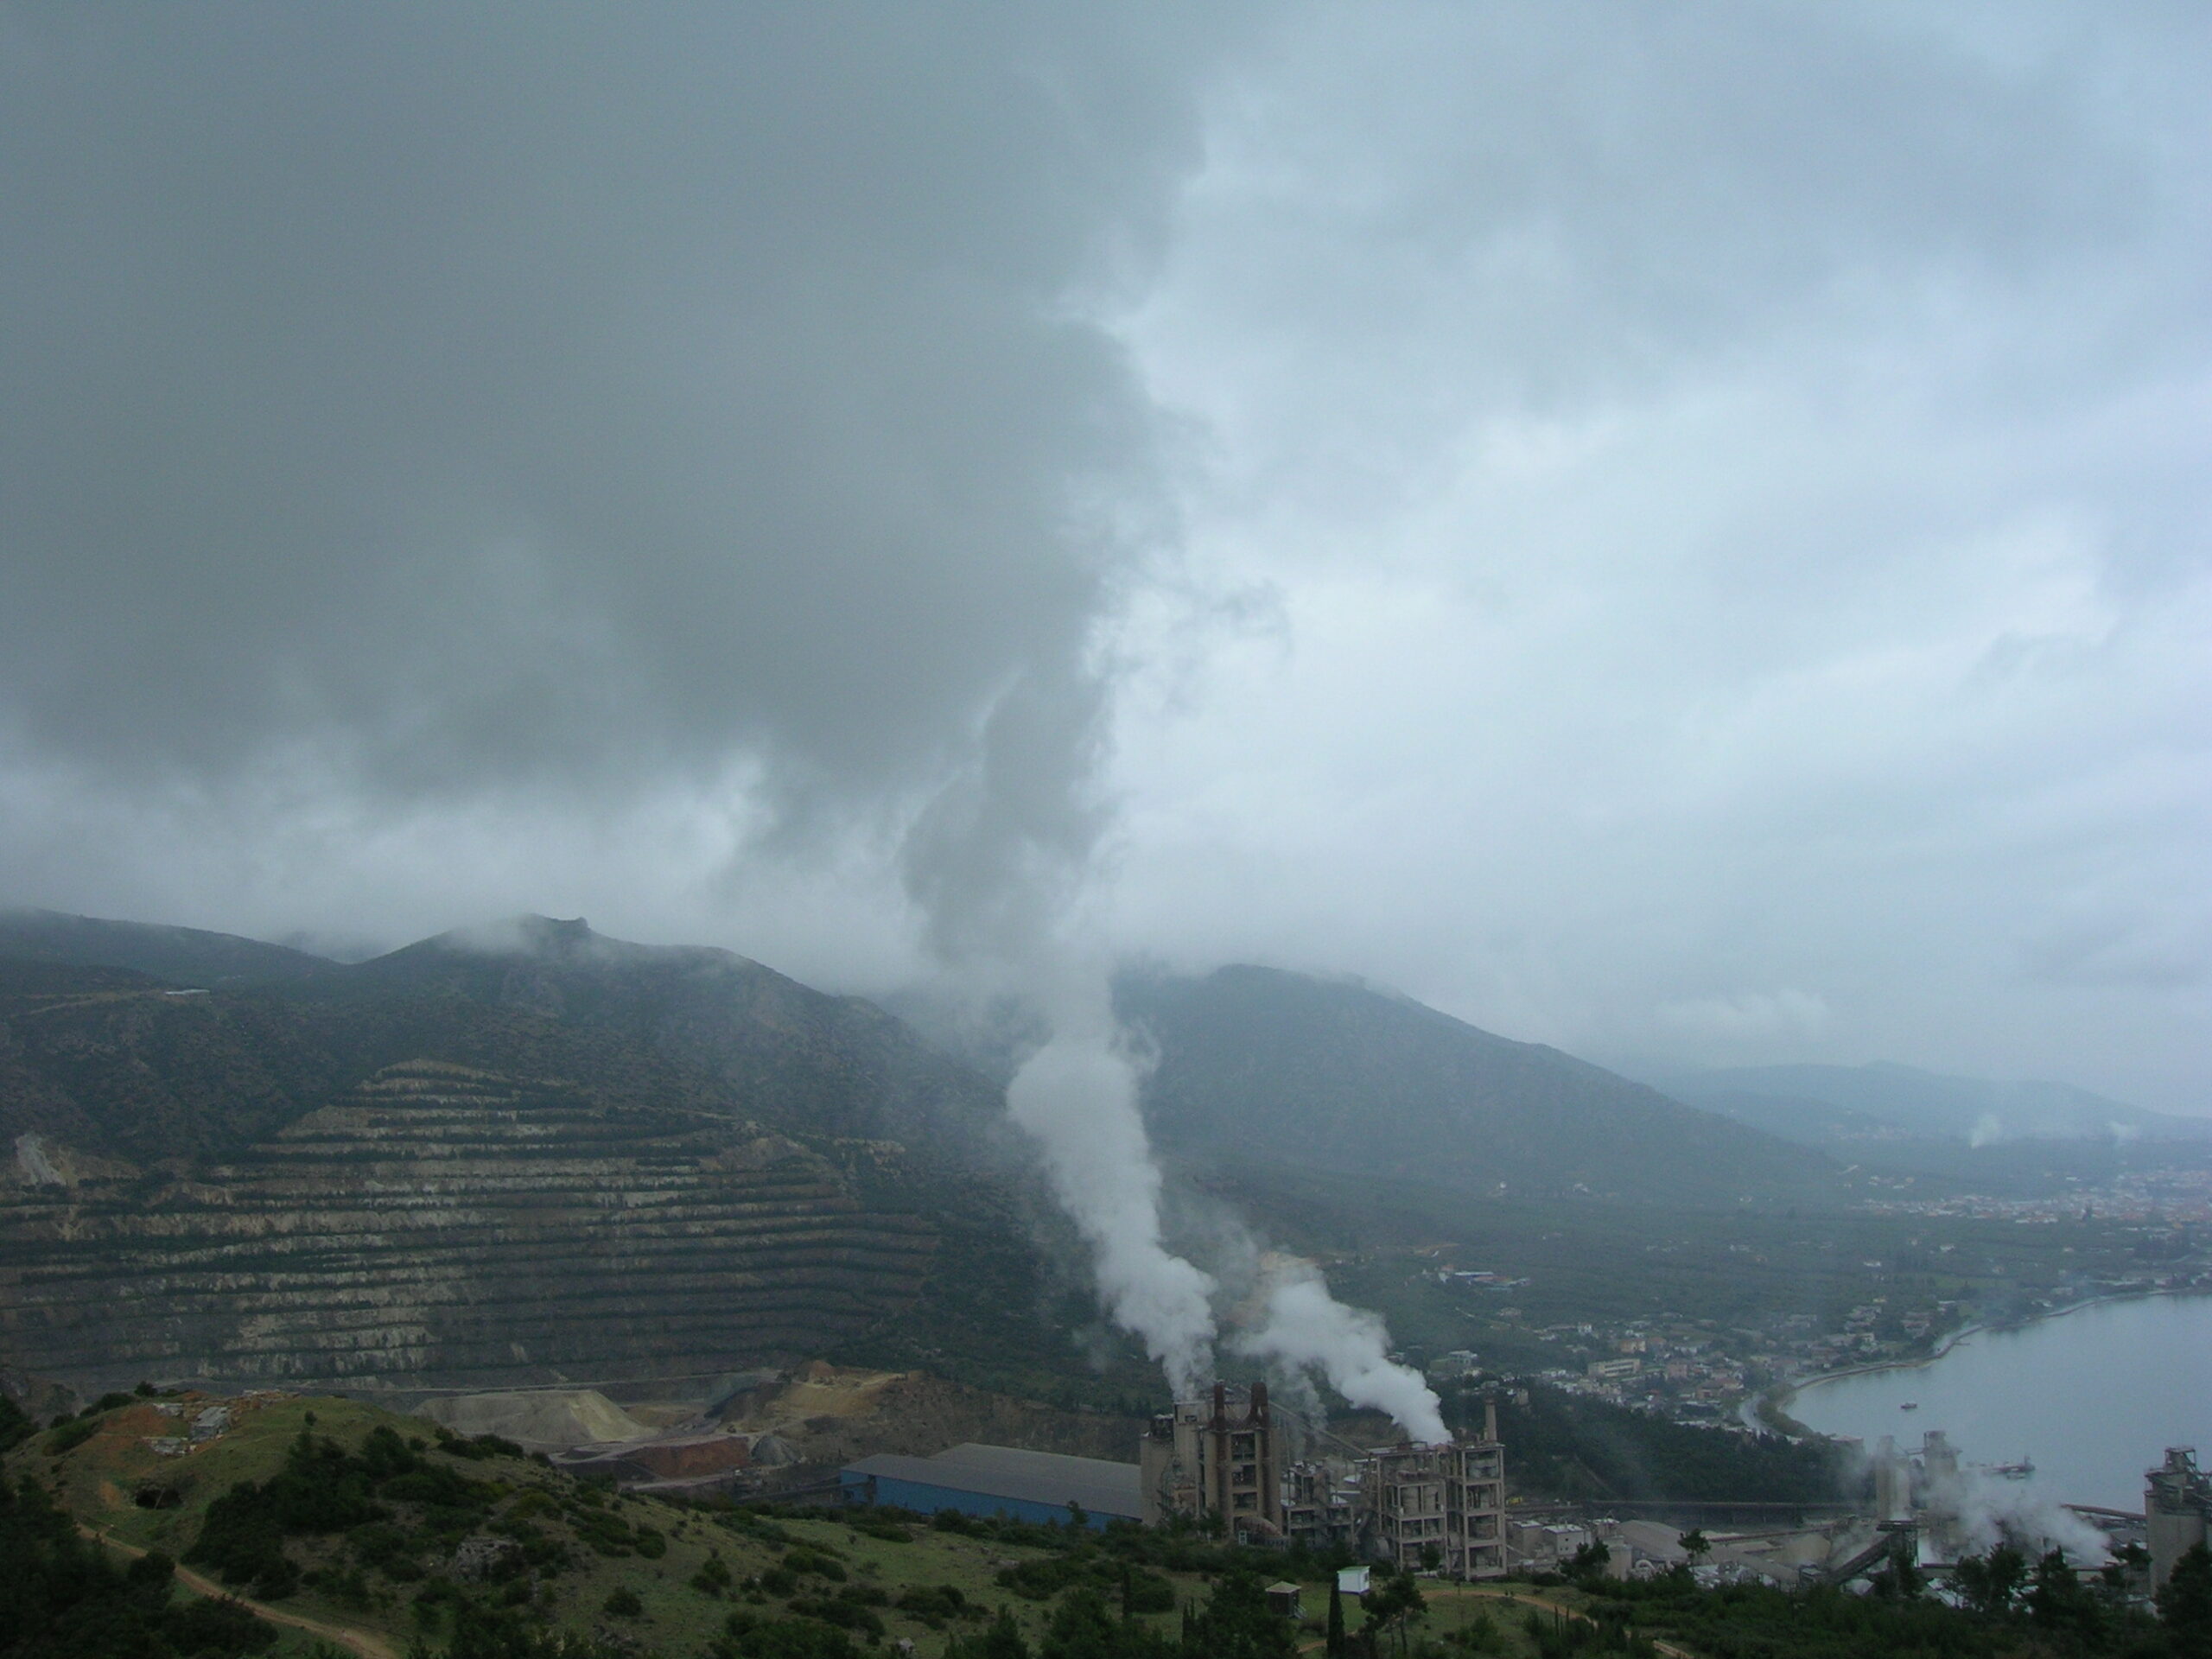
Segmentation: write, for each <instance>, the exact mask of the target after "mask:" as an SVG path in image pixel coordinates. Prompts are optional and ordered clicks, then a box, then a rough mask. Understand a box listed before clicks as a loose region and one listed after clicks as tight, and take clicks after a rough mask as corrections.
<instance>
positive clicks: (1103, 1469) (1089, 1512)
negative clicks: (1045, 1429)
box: [838, 1445, 1144, 1527]
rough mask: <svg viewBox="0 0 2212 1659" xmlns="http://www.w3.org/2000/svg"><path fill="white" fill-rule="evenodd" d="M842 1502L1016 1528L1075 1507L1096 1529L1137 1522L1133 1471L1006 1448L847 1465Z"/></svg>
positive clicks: (1140, 1508) (1062, 1516)
mask: <svg viewBox="0 0 2212 1659" xmlns="http://www.w3.org/2000/svg"><path fill="white" fill-rule="evenodd" d="M838 1479H839V1482H840V1484H841V1485H842V1491H843V1497H844V1500H845V1502H846V1503H884V1504H889V1505H891V1506H893V1507H894V1508H898V1509H902V1510H917V1511H918V1512H919V1513H921V1514H923V1515H934V1514H936V1513H937V1511H938V1510H960V1511H961V1512H962V1513H963V1514H966V1515H1004V1516H1010V1517H1012V1518H1013V1519H1014V1520H1017V1521H1065V1520H1066V1519H1067V1518H1068V1505H1069V1504H1071V1503H1075V1504H1078V1505H1080V1506H1081V1507H1082V1510H1083V1512H1084V1516H1086V1517H1088V1518H1089V1520H1090V1524H1091V1525H1092V1526H1094V1527H1103V1526H1104V1525H1105V1524H1106V1523H1107V1522H1109V1521H1114V1520H1129V1521H1136V1520H1141V1519H1142V1518H1143V1514H1144V1505H1143V1503H1141V1501H1140V1499H1139V1497H1138V1490H1139V1482H1138V1477H1137V1465H1135V1464H1134V1463H1109V1462H1108V1461H1107V1460H1106V1459H1103V1458H1071V1457H1065V1456H1063V1455H1062V1454H1060V1453H1059V1452H1024V1451H1021V1450H1020V1449H1018V1448H1016V1447H1014V1446H976V1445H968V1446H954V1447H953V1448H952V1449H951V1450H950V1451H949V1452H938V1454H937V1455H936V1456H935V1457H933V1458H906V1457H900V1456H899V1455H898V1454H897V1453H895V1452H882V1453H880V1454H878V1455H877V1456H875V1457H872V1458H862V1459H861V1460H860V1461H859V1462H857V1463H851V1464H848V1465H845V1468H844V1469H843V1471H842V1472H841V1473H840V1475H839V1477H838Z"/></svg>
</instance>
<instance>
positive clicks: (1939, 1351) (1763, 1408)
mask: <svg viewBox="0 0 2212 1659" xmlns="http://www.w3.org/2000/svg"><path fill="white" fill-rule="evenodd" d="M2163 1296H2212V1287H2205V1286H2198V1285H2191V1286H2189V1287H2186V1288H2174V1289H2151V1290H2131V1291H2126V1292H2123V1293H2121V1294H2118V1295H2112V1296H2084V1297H2083V1298H2082V1300H2079V1301H2075V1302H2069V1303H2068V1304H2067V1305H2066V1306H2063V1307H2054V1308H2052V1309H2050V1311H2049V1312H2048V1313H2037V1314H2035V1315H2033V1316H2032V1317H2031V1318H2028V1319H2009V1320H1997V1319H1984V1320H1978V1321H1976V1322H1975V1323H1974V1324H1972V1325H1961V1326H1960V1327H1959V1328H1958V1329H1957V1330H1955V1331H1952V1332H1946V1333H1945V1334H1944V1336H1943V1337H1942V1339H1941V1340H1940V1341H1938V1342H1937V1343H1936V1345H1935V1346H1934V1347H1933V1348H1931V1349H1929V1351H1927V1352H1926V1353H1924V1354H1914V1355H1905V1356H1900V1357H1897V1358H1896V1359H1882V1360H1876V1361H1874V1362H1873V1363H1871V1364H1866V1365H1847V1366H1845V1367H1844V1368H1843V1369H1842V1370H1838V1371H1822V1372H1821V1374H1820V1375H1819V1376H1806V1377H1799V1378H1798V1379H1796V1381H1794V1382H1790V1383H1777V1384H1776V1385H1775V1386H1774V1387H1772V1388H1770V1389H1765V1390H1764V1391H1763V1392H1761V1393H1760V1394H1758V1395H1754V1396H1753V1397H1752V1399H1751V1401H1750V1402H1749V1406H1748V1413H1749V1420H1750V1421H1751V1423H1752V1424H1753V1425H1755V1426H1756V1427H1761V1428H1765V1429H1770V1430H1772V1431H1773V1432H1774V1433H1779V1434H1787V1435H1789V1437H1790V1438H1792V1439H1793V1440H1834V1441H1837V1442H1839V1443H1840V1442H1841V1441H1842V1440H1848V1439H1850V1438H1851V1437H1850V1436H1848V1435H1835V1434H1827V1433H1822V1432H1821V1430H1819V1429H1816V1428H1813V1427H1809V1426H1808V1425H1807V1424H1805V1423H1802V1422H1801V1421H1798V1420H1797V1419H1796V1417H1793V1416H1791V1415H1790V1414H1789V1407H1790V1404H1791V1403H1792V1402H1794V1401H1796V1398H1797V1396H1798V1395H1801V1394H1802V1393H1803V1392H1804V1391H1805V1390H1806V1389H1813V1388H1818V1387H1819V1386H1820V1385H1821V1384H1822V1383H1840V1382H1841V1381H1842V1380H1843V1379H1844V1378H1846V1377H1847V1376H1872V1375H1873V1374H1874V1373H1876V1372H1878V1371H1905V1370H1918V1369H1920V1368H1921V1367H1922V1366H1924V1365H1933V1364H1934V1363H1936V1361H1937V1360H1939V1359H1941V1358H1942V1357H1943V1356H1944V1355H1946V1354H1948V1353H1949V1352H1950V1351H1951V1350H1952V1349H1954V1348H1955V1347H1957V1346H1958V1345H1959V1344H1961V1343H1962V1342H1964V1341H1965V1340H1966V1339H1967V1338H1968V1337H1972V1336H1978V1335H1980V1334H1983V1333H1985V1332H1991V1333H1994V1334H1997V1335H2000V1336H2001V1335H2003V1334H2004V1333H2005V1332H2012V1331H2024V1330H2026V1329H2027V1328H2028V1327H2029V1326H2030V1325H2042V1324H2044V1323H2046V1322H2047V1321H2049V1320H2051V1319H2064V1318H2066V1317H2067V1315H2069V1314H2070V1313H2080V1312H2082V1309H2084V1308H2088V1307H2108V1306H2117V1305H2119V1304H2120V1303H2122V1302H2147V1301H2150V1300H2153V1299H2154V1298H2158V1297H2163Z"/></svg>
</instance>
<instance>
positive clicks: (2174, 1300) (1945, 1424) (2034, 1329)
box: [1788, 1296, 2212, 1510]
mask: <svg viewBox="0 0 2212 1659" xmlns="http://www.w3.org/2000/svg"><path fill="white" fill-rule="evenodd" d="M1906 1402H1911V1403H1912V1405H1913V1407H1914V1409H1911V1410H1906V1409H1904V1406H1905V1405H1906ZM1788 1410H1789V1414H1790V1415H1791V1416H1793V1417H1795V1418H1796V1419H1797V1421H1800V1422H1802V1423H1803V1424H1805V1425H1806V1426H1807V1427H1809V1428H1815V1429H1818V1430H1820V1431H1821V1433H1826V1434H1846V1435H1851V1436H1854V1437H1856V1438H1857V1439H1859V1440H1864V1441H1865V1442H1866V1445H1867V1447H1868V1449H1869V1450H1872V1447H1873V1446H1874V1445H1875V1443H1876V1442H1877V1441H1878V1440H1879V1439H1880V1438H1881V1437H1882V1436H1883V1435H1885V1434H1892V1435H1895V1436H1896V1437H1897V1444H1898V1446H1899V1448H1900V1449H1902V1450H1908V1451H1909V1450H1912V1449H1914V1448H1916V1447H1917V1446H1919V1444H1920V1438H1921V1436H1922V1434H1923V1433H1924V1432H1926V1431H1927V1430H1929V1429H1937V1428H1940V1429H1942V1431H1943V1432H1944V1433H1947V1434H1948V1435H1949V1436H1950V1438H1951V1442H1952V1444H1953V1445H1954V1446H1956V1447H1958V1449H1959V1453H1960V1456H1961V1459H1964V1460H1966V1461H1967V1462H1971V1463H1982V1464H2009V1463H2016V1462H2019V1461H2022V1460H2032V1461H2033V1463H2034V1465H2035V1473H2034V1474H2033V1475H2032V1476H2031V1477H2030V1479H2031V1483H2032V1486H2033V1489H2034V1491H2036V1492H2037V1494H2038V1495H2040V1496H2041V1497H2045V1498H2047V1499H2049V1500H2050V1501H2052V1502H2055V1503H2097V1504H2104V1505H2107V1506H2109V1507H2111V1508H2113V1509H2126V1510H2139V1509H2140V1508H2141V1507H2142V1503H2143V1471H2145V1469H2147V1468H2149V1467H2150V1466H2151V1465H2153V1464H2155V1463H2157V1462H2158V1461H2159V1460H2160V1459H2161V1458H2162V1457H2163V1455H2164V1448H2165V1447H2167V1446H2199V1447H2201V1448H2202V1449H2203V1451H2204V1452H2205V1454H2206V1456H2207V1458H2208V1459H2212V1297H2207V1296H2152V1297H2143V1298H2139V1299H2136V1300H2128V1301H2119V1302H2101V1303H2096V1304H2093V1305H2091V1306H2087V1307H2082V1308H2076V1309H2075V1310H2074V1311H2073V1312H2071V1313H2063V1314H2059V1315H2056V1316H2055V1317H2053V1318H2050V1319H2039V1320H2037V1321H2036V1322H2035V1323H2034V1324H2032V1325H2023V1326H2021V1327H2019V1328H2018V1329H2017V1330H2011V1331H1978V1332H1973V1333H1972V1334H1970V1335H1968V1336H1967V1337H1965V1338H1961V1340H1960V1341H1958V1342H1956V1343H1955V1344H1952V1346H1951V1347H1950V1349H1949V1350H1948V1351H1946V1352H1945V1353H1944V1354H1942V1356H1941V1357H1938V1358H1936V1359H1934V1360H1931V1361H1929V1363H1926V1364H1924V1365H1915V1366H1902V1367H1893V1368H1891V1369H1888V1370H1878V1371H1864V1372H1860V1373H1858V1374H1856V1375H1853V1376H1839V1377H1834V1378H1830V1379H1828V1380H1827V1381H1824V1382H1820V1383H1813V1384H1811V1385H1809V1386H1808V1387H1806V1388H1804V1389H1801V1390H1800V1391H1799V1392H1798V1393H1797V1394H1796V1396H1795V1397H1794V1398H1793V1399H1791V1400H1790V1401H1789V1405H1788Z"/></svg>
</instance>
